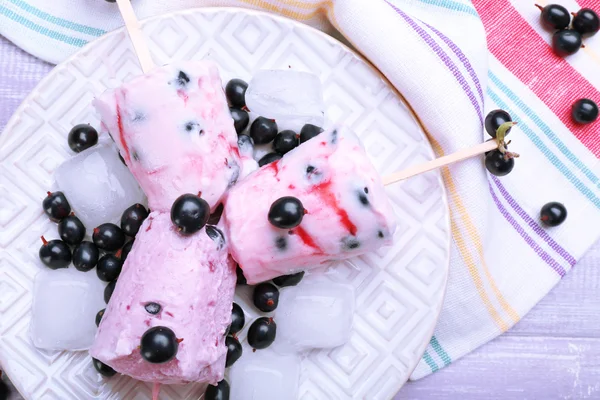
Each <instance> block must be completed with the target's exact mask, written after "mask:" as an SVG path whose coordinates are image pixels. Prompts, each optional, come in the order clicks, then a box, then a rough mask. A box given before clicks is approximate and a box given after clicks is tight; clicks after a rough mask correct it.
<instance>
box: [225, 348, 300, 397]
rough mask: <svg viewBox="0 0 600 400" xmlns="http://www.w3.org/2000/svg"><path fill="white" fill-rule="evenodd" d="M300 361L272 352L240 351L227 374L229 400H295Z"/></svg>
mask: <svg viewBox="0 0 600 400" xmlns="http://www.w3.org/2000/svg"><path fill="white" fill-rule="evenodd" d="M299 379H300V358H299V357H298V356H297V355H294V354H292V355H281V354H277V353H275V352H274V351H273V350H270V349H265V350H256V352H253V351H252V350H251V349H249V348H244V354H243V355H242V357H241V358H240V359H239V360H237V361H236V363H235V364H233V366H232V367H231V370H230V371H229V384H230V387H231V398H232V399H236V400H296V399H297V398H298V381H299Z"/></svg>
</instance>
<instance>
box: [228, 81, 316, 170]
mask: <svg viewBox="0 0 600 400" xmlns="http://www.w3.org/2000/svg"><path fill="white" fill-rule="evenodd" d="M247 89H248V84H247V83H246V82H245V81H243V80H241V79H232V80H230V81H229V82H228V83H227V85H226V86H225V95H226V97H227V101H228V102H229V105H230V109H229V111H230V113H231V116H232V118H233V124H234V126H235V131H236V132H237V134H238V135H240V136H249V137H250V138H251V139H252V140H251V143H252V144H257V145H263V144H269V143H273V152H271V153H267V154H265V156H264V157H262V158H261V159H260V160H259V161H258V165H259V166H260V167H262V166H264V165H267V164H270V163H272V162H274V161H277V160H279V159H281V158H282V157H283V156H284V155H285V154H286V153H287V152H289V151H291V150H293V149H295V148H296V147H298V146H299V145H300V144H301V143H304V142H306V141H307V140H309V139H312V138H313V137H315V136H317V135H318V134H319V133H321V132H323V129H322V128H321V127H319V126H315V125H312V124H306V125H304V126H303V127H302V129H301V130H300V133H299V134H298V133H296V132H294V131H292V130H283V131H281V132H279V129H278V127H277V121H275V120H273V119H269V118H265V117H258V118H256V119H255V120H254V121H253V122H252V125H251V126H250V129H249V132H248V135H246V134H245V133H244V131H245V129H246V128H247V126H248V124H249V123H250V115H249V114H248V112H249V111H250V110H248V107H247V106H246V90H247ZM242 140H248V139H242Z"/></svg>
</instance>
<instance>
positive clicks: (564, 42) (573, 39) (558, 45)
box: [552, 29, 582, 57]
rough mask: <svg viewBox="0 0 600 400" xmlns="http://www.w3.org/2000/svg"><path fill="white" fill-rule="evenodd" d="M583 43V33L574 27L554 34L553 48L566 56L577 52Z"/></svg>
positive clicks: (561, 55) (557, 53)
mask: <svg viewBox="0 0 600 400" xmlns="http://www.w3.org/2000/svg"><path fill="white" fill-rule="evenodd" d="M581 45H582V40H581V34H580V33H579V32H577V31H574V30H572V29H564V30H562V31H558V32H556V33H555V34H554V35H552V49H553V50H554V53H555V54H556V55H557V56H559V57H566V56H570V55H572V54H575V53H577V52H578V51H579V49H580V48H581Z"/></svg>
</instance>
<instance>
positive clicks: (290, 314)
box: [272, 280, 354, 354]
mask: <svg viewBox="0 0 600 400" xmlns="http://www.w3.org/2000/svg"><path fill="white" fill-rule="evenodd" d="M353 319H354V288H353V287H352V286H351V285H346V284H343V283H333V282H329V281H328V282H325V281H311V280H306V281H304V282H301V283H300V284H299V285H298V286H293V287H288V288H284V289H282V290H281V293H280V295H279V305H278V307H277V310H276V311H275V321H276V322H277V339H276V340H275V342H274V343H273V345H272V346H273V348H274V350H275V351H277V352H279V353H282V354H288V353H293V352H298V351H303V350H307V349H312V348H318V349H320V348H330V347H337V346H341V345H343V344H344V343H346V341H347V340H348V338H349V337H350V329H351V328H352V321H353Z"/></svg>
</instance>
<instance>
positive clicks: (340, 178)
mask: <svg viewBox="0 0 600 400" xmlns="http://www.w3.org/2000/svg"><path fill="white" fill-rule="evenodd" d="M284 196H293V197H296V198H298V199H300V201H301V202H302V204H303V205H304V208H305V209H306V211H307V214H306V215H305V216H304V218H303V220H302V223H301V224H300V225H299V226H298V227H296V228H293V229H290V230H284V229H279V228H276V227H274V226H273V225H271V224H270V223H269V220H268V213H269V208H270V207H271V204H272V203H273V202H274V201H275V200H277V199H279V198H281V197H284ZM223 218H224V221H225V226H226V228H227V229H226V234H227V235H228V239H229V244H230V252H231V255H232V256H233V258H234V259H235V260H236V261H237V262H238V263H239V264H240V267H241V268H242V270H243V271H244V275H245V276H246V279H247V280H248V283H250V284H254V283H258V282H262V281H266V280H269V279H272V278H275V277H277V276H280V275H286V274H290V273H294V272H298V271H300V270H307V269H311V268H315V267H318V266H320V265H322V264H323V263H325V262H327V261H330V260H340V259H346V258H349V257H353V256H357V255H360V254H364V253H366V252H370V251H373V250H376V249H378V248H379V247H381V246H383V245H386V244H390V243H391V241H392V236H393V234H394V231H395V228H396V217H395V214H394V211H393V210H392V207H391V205H390V203H389V200H388V198H387V195H386V193H385V189H384V187H383V185H382V183H381V179H380V177H379V174H378V173H377V171H376V170H375V168H374V166H373V165H372V164H371V162H370V161H369V159H368V157H367V154H366V153H365V150H364V149H363V147H362V146H361V144H360V141H359V140H358V138H357V137H356V136H355V135H354V134H353V133H352V132H350V131H348V130H347V129H346V128H342V129H338V130H336V129H334V130H331V131H328V132H324V133H321V134H320V135H319V136H317V137H315V138H313V139H311V140H309V141H307V142H306V143H304V144H302V145H301V146H299V147H298V148H296V149H294V150H292V151H291V152H289V153H287V154H286V155H285V157H283V158H282V159H281V160H279V161H277V162H274V163H271V164H269V165H267V166H264V167H262V168H261V169H259V170H258V171H256V172H254V173H252V174H250V175H249V176H248V177H246V178H244V179H243V180H241V181H240V182H239V183H238V184H237V185H236V186H234V187H233V188H232V189H231V190H230V191H229V193H228V195H227V197H226V200H225V209H224V214H223Z"/></svg>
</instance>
